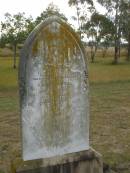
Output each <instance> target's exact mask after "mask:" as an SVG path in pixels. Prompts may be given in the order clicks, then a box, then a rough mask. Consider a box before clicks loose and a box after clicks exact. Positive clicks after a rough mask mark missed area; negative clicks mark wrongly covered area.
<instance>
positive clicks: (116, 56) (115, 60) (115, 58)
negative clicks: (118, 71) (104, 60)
mask: <svg viewBox="0 0 130 173" xmlns="http://www.w3.org/2000/svg"><path fill="white" fill-rule="evenodd" d="M115 42H117V40H115ZM114 64H118V46H117V43H115V55H114Z"/></svg>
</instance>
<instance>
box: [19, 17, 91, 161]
mask: <svg viewBox="0 0 130 173" xmlns="http://www.w3.org/2000/svg"><path fill="white" fill-rule="evenodd" d="M85 60H86V55H85V50H84V47H83V45H82V43H81V41H80V39H79V37H78V36H77V35H76V33H75V32H74V31H73V29H72V28H71V27H70V26H69V25H68V24H67V23H66V22H64V21H62V20H61V19H60V18H58V17H56V16H53V17H50V18H48V19H47V20H45V21H44V22H42V23H41V24H39V25H38V26H37V27H36V28H35V29H34V31H33V32H32V33H31V34H30V36H29V37H28V39H27V40H26V42H25V44H24V47H23V50H22V52H21V59H20V68H19V69H20V70H19V84H20V109H21V121H22V146H23V149H22V150H23V159H24V160H33V159H40V158H50V157H53V156H57V155H58V156H60V155H64V154H68V153H74V152H78V151H84V150H88V149H89V103H88V73H87V66H86V63H85Z"/></svg>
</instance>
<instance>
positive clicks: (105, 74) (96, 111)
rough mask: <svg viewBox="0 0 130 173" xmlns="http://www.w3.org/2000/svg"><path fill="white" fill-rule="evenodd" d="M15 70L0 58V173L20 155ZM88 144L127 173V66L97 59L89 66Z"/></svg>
mask: <svg viewBox="0 0 130 173" xmlns="http://www.w3.org/2000/svg"><path fill="white" fill-rule="evenodd" d="M17 73H18V71H17V69H15V70H14V69H12V60H11V58H7V57H3V58H0V172H6V171H7V170H8V169H9V167H10V165H12V163H11V162H10V160H11V161H12V162H17V161H15V160H18V159H19V158H20V154H21V141H20V116H19V96H18V80H17ZM89 81H90V143H91V146H92V147H93V148H94V149H96V150H97V151H99V152H100V153H101V154H102V155H103V159H104V162H105V163H108V164H110V166H112V167H114V168H115V169H116V168H120V167H121V169H122V170H124V171H123V173H126V172H127V173H128V171H130V170H127V169H128V167H129V166H130V63H125V61H124V60H121V62H120V64H119V65H116V66H115V65H112V64H111V59H110V58H106V59H101V58H98V60H96V62H95V63H94V64H91V63H89ZM12 169H13V168H12Z"/></svg>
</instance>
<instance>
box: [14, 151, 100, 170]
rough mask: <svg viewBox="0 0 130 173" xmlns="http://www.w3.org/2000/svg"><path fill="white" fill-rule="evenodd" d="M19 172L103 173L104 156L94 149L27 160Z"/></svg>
mask: <svg viewBox="0 0 130 173" xmlns="http://www.w3.org/2000/svg"><path fill="white" fill-rule="evenodd" d="M16 172H17V173H103V162H102V156H101V155H100V154H99V153H97V152H96V151H95V150H93V149H89V150H87V151H82V152H78V153H73V154H67V155H64V156H58V157H54V158H51V159H43V160H41V159H40V160H34V161H25V162H23V164H22V165H21V166H20V167H19V168H18V169H17V170H16Z"/></svg>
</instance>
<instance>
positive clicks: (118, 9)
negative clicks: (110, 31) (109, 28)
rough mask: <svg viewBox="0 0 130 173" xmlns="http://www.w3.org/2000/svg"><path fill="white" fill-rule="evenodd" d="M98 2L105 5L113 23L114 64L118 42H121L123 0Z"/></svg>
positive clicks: (101, 0) (118, 46)
mask: <svg viewBox="0 0 130 173" xmlns="http://www.w3.org/2000/svg"><path fill="white" fill-rule="evenodd" d="M126 1H127V0H126ZM98 2H99V3H100V4H101V5H103V6H104V7H106V9H107V10H108V13H107V14H108V17H110V18H111V20H112V21H113V23H114V42H115V55H114V64H117V63H118V59H119V57H120V43H121V32H122V31H121V24H122V14H123V11H124V10H125V8H122V7H123V6H124V2H125V1H124V0H98Z"/></svg>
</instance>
